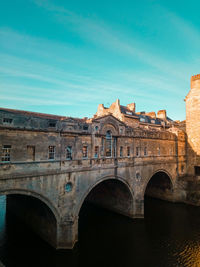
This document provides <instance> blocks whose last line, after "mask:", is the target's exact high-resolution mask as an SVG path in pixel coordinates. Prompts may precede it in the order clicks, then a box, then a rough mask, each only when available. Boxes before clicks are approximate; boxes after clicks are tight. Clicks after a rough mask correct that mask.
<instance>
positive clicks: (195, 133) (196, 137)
mask: <svg viewBox="0 0 200 267" xmlns="http://www.w3.org/2000/svg"><path fill="white" fill-rule="evenodd" d="M185 101H186V132H187V136H188V145H187V157H188V166H187V167H188V170H187V172H188V174H189V175H194V166H195V165H199V166H200V134H199V133H200V123H199V122H200V75H194V76H192V77H191V89H190V91H189V93H188V95H187V96H186V98H185Z"/></svg>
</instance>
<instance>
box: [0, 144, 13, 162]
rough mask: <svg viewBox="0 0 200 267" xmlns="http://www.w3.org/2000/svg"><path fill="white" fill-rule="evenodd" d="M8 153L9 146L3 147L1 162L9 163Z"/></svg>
mask: <svg viewBox="0 0 200 267" xmlns="http://www.w3.org/2000/svg"><path fill="white" fill-rule="evenodd" d="M10 151H11V146H10V145H4V146H3V148H2V156H1V160H2V161H10Z"/></svg>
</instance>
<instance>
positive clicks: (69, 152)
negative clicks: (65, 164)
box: [66, 146, 72, 160]
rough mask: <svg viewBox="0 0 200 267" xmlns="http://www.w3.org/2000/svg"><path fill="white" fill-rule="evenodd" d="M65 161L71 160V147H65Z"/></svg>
mask: <svg viewBox="0 0 200 267" xmlns="http://www.w3.org/2000/svg"><path fill="white" fill-rule="evenodd" d="M66 159H68V160H72V147H71V146H67V147H66Z"/></svg>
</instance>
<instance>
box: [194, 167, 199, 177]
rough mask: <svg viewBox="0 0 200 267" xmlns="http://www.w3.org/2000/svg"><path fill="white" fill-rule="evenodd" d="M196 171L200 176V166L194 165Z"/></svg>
mask: <svg viewBox="0 0 200 267" xmlns="http://www.w3.org/2000/svg"><path fill="white" fill-rule="evenodd" d="M194 173H195V175H197V176H200V166H194Z"/></svg>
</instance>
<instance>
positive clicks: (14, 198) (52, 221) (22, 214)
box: [0, 189, 60, 247]
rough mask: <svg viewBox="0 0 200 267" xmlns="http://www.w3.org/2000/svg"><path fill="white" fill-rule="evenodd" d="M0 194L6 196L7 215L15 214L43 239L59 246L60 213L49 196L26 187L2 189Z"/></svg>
mask: <svg viewBox="0 0 200 267" xmlns="http://www.w3.org/2000/svg"><path fill="white" fill-rule="evenodd" d="M0 195H1V196H6V213H7V212H8V213H7V215H9V214H14V215H15V217H16V218H18V219H19V221H21V222H23V223H24V224H26V225H28V226H29V228H31V229H32V231H34V232H36V233H37V234H38V235H39V236H40V237H41V238H42V239H44V240H45V241H46V242H48V243H49V244H51V245H52V246H54V247H57V231H58V227H59V222H60V215H59V212H58V211H57V209H56V208H55V207H54V205H53V204H52V203H51V201H50V200H49V199H48V198H47V197H45V196H42V195H40V194H39V193H37V192H34V191H32V190H24V189H7V190H0ZM8 218H10V216H9V217H8Z"/></svg>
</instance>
